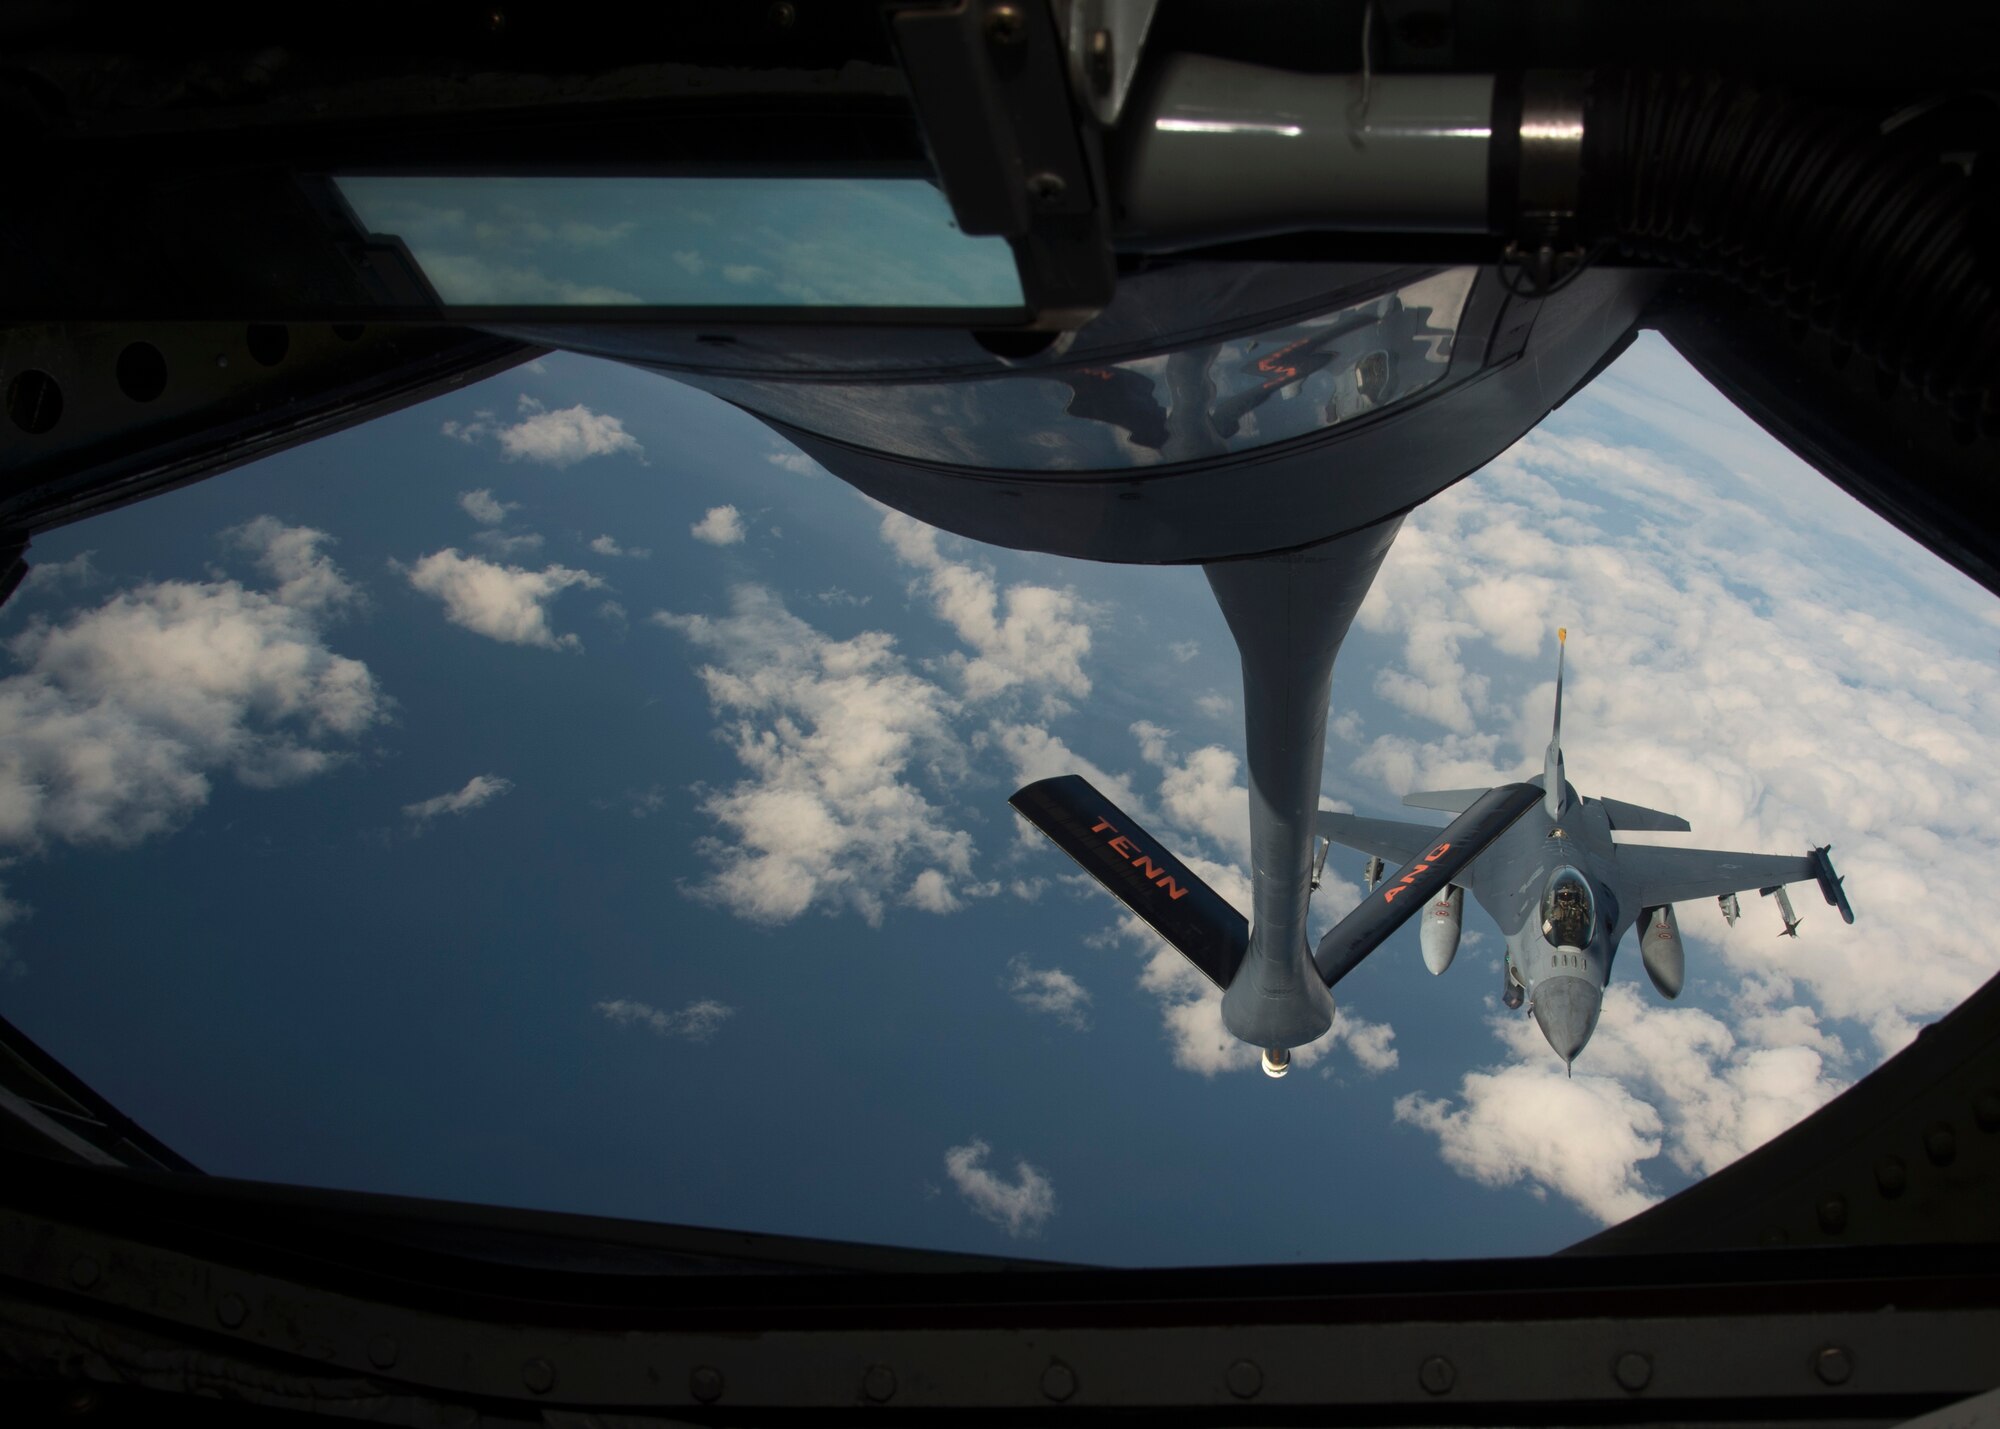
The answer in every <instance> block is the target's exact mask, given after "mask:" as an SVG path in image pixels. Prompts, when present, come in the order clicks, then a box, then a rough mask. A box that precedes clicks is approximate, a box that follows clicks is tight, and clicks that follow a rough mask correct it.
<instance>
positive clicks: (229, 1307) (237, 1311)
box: [215, 1292, 250, 1330]
mask: <svg viewBox="0 0 2000 1429" xmlns="http://www.w3.org/2000/svg"><path fill="white" fill-rule="evenodd" d="M215 1318H216V1319H218V1320H220V1321H221V1322H222V1323H223V1324H224V1325H225V1326H226V1327H227V1328H229V1329H232V1330H234V1329H238V1328H240V1327H241V1326H242V1324H243V1322H244V1321H245V1320H247V1319H249V1318H250V1307H249V1306H248V1305H247V1304H245V1303H244V1301H243V1297H242V1296H241V1295H237V1294H235V1293H234V1292H232V1293H230V1294H228V1295H225V1296H223V1297H222V1298H221V1299H220V1300H218V1301H216V1302H215Z"/></svg>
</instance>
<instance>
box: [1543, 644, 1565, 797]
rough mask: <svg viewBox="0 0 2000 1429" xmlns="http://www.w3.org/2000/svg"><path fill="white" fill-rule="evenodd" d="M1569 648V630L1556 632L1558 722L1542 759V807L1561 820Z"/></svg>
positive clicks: (1552, 730)
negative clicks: (1565, 662) (1565, 675)
mask: <svg viewBox="0 0 2000 1429" xmlns="http://www.w3.org/2000/svg"><path fill="white" fill-rule="evenodd" d="M1568 648H1569V631H1568V629H1567V628H1560V627H1559V628H1558V629H1557V630H1556V722H1555V727H1554V728H1553V729H1551V730H1550V731H1549V751H1548V753H1547V754H1545V755H1544V756H1543V757H1542V807H1543V808H1545V809H1547V810H1548V811H1549V817H1550V818H1552V819H1560V818H1561V817H1562V812H1563V788H1564V783H1563V778H1564V776H1563V750H1562V733H1563V655H1564V652H1566V651H1567V650H1568Z"/></svg>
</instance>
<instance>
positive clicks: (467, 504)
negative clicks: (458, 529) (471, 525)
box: [458, 486, 521, 526]
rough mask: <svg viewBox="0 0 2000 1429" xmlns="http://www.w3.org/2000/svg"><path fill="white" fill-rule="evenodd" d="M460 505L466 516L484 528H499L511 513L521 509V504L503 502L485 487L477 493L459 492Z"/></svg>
mask: <svg viewBox="0 0 2000 1429" xmlns="http://www.w3.org/2000/svg"><path fill="white" fill-rule="evenodd" d="M458 504H459V506H460V507H462V508H463V509H464V511H465V514H466V515H468V516H470V517H471V518H472V519H473V520H475V521H477V522H478V523H479V524H480V525H482V526H498V525H499V524H500V523H501V522H502V521H505V520H506V519H507V516H508V513H509V512H513V511H519V510H520V509H521V503H520V502H518V501H502V500H500V499H499V498H498V497H497V496H495V495H494V494H493V493H492V492H491V491H489V490H487V489H486V488H485V487H483V486H482V487H480V488H479V489H478V490H476V491H461V492H459V493H458Z"/></svg>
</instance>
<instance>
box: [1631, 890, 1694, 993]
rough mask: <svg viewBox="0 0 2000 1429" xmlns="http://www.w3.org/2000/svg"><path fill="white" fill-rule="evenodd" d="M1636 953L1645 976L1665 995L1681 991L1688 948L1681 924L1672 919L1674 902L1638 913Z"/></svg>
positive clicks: (1685, 976) (1685, 977)
mask: <svg viewBox="0 0 2000 1429" xmlns="http://www.w3.org/2000/svg"><path fill="white" fill-rule="evenodd" d="M1639 957H1640V959H1641V960H1642V961H1644V963H1645V964H1646V976H1647V977H1650V978H1651V979H1652V980H1653V986H1654V987H1656V988H1658V989H1659V990H1660V996H1661V997H1664V998H1668V999H1672V998H1676V997H1679V996H1680V995H1681V984H1682V983H1683V982H1685V981H1686V980H1687V949H1686V948H1685V947H1683V946H1682V944H1681V930H1680V925H1679V924H1678V923H1676V922H1675V921H1674V905H1673V904H1671V903H1665V904H1662V905H1661V906H1660V907H1658V908H1648V909H1646V910H1645V911H1644V912H1643V913H1642V914H1641V915H1640V917H1639Z"/></svg>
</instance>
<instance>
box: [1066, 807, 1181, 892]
mask: <svg viewBox="0 0 2000 1429" xmlns="http://www.w3.org/2000/svg"><path fill="white" fill-rule="evenodd" d="M1106 829H1110V830H1111V834H1112V836H1111V838H1109V839H1107V840H1106V843H1107V844H1108V845H1109V846H1110V848H1111V849H1112V850H1113V851H1114V852H1115V853H1116V854H1117V855H1118V856H1119V857H1120V858H1122V859H1124V860H1125V861H1126V862H1127V863H1129V864H1131V865H1132V866H1133V867H1134V868H1136V869H1138V870H1139V872H1140V874H1141V875H1143V876H1144V877H1145V878H1146V879H1148V880H1149V881H1150V882H1151V883H1152V884H1153V886H1154V887H1155V888H1164V889H1166V890H1167V897H1169V898H1170V899H1173V900H1175V901H1178V900H1180V899H1182V898H1185V897H1187V890H1186V889H1185V888H1183V887H1181V886H1180V885H1179V884H1178V883H1176V882H1174V880H1173V876H1172V875H1171V874H1169V873H1168V872H1167V871H1166V870H1165V869H1164V868H1162V867H1160V865H1159V864H1157V863H1154V862H1153V859H1152V855H1150V854H1145V853H1141V852H1140V851H1139V846H1138V845H1137V844H1135V843H1133V842H1132V840H1130V839H1128V838H1126V837H1125V835H1123V834H1121V833H1119V832H1118V826H1117V825H1116V824H1114V823H1112V822H1111V820H1109V819H1103V818H1100V819H1099V820H1098V821H1097V822H1096V823H1094V824H1092V825H1091V826H1090V831H1091V832H1092V833H1094V834H1101V833H1103V832H1104V831H1105V830H1106Z"/></svg>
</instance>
